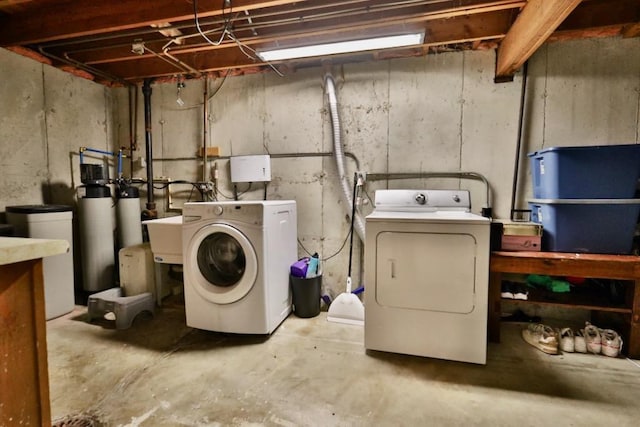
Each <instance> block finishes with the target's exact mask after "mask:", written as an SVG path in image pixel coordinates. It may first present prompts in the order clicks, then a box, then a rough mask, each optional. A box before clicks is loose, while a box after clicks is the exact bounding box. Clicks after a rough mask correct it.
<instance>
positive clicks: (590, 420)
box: [47, 299, 640, 427]
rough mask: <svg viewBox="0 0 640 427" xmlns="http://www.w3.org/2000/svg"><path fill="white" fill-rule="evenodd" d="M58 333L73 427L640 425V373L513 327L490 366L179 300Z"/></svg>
mask: <svg viewBox="0 0 640 427" xmlns="http://www.w3.org/2000/svg"><path fill="white" fill-rule="evenodd" d="M47 326H48V327H47V333H48V351H49V372H50V391H51V407H52V416H53V419H54V421H58V422H59V423H60V421H61V420H63V419H66V420H67V421H68V422H69V421H70V420H71V419H72V418H74V417H75V419H79V418H82V417H84V418H86V419H91V420H94V421H96V424H95V425H99V426H158V427H159V426H228V425H231V426H256V425H266V426H334V425H337V426H417V425H491V426H501V425H509V426H511V425H523V426H528V425H533V426H535V425H540V426H549V425H616V426H632V425H633V426H637V425H638V420H639V419H640V363H638V362H637V361H633V360H628V359H624V358H618V359H611V358H607V357H605V356H595V355H585V354H566V355H560V356H549V355H546V354H544V353H542V352H540V351H538V350H537V349H535V348H533V347H531V346H529V345H527V344H525V343H524V341H523V340H522V339H521V337H520V328H521V327H522V324H514V323H507V324H505V325H503V328H502V335H503V342H502V343H501V344H490V345H489V349H488V361H487V365H486V366H478V365H470V364H464V363H457V362H449V361H442V360H435V359H428V358H420V357H412V356H405V355H396V354H387V353H378V352H366V351H365V349H364V347H363V329H362V328H360V327H357V326H350V325H342V324H336V323H331V322H327V321H326V313H321V315H320V316H318V317H316V318H313V319H301V318H297V317H296V316H294V315H293V314H292V315H291V316H290V317H289V318H288V319H287V320H285V322H284V323H283V324H282V325H281V326H280V327H279V328H278V329H277V330H276V331H275V332H274V334H273V335H272V336H270V337H268V338H267V337H259V336H236V335H228V334H221V333H214V332H207V331H200V330H194V329H191V328H188V327H186V326H185V322H184V305H183V303H182V302H181V301H180V300H179V299H178V300H174V301H171V300H170V301H168V302H167V303H166V304H165V305H164V307H163V308H162V309H160V310H158V312H157V313H156V316H155V317H154V318H151V317H150V316H141V317H138V318H137V319H136V321H135V322H134V325H133V327H132V328H130V329H128V330H124V331H118V330H115V329H113V326H112V325H111V322H108V321H99V322H97V323H91V324H89V323H87V322H86V307H82V306H78V307H77V308H76V310H75V311H74V312H72V313H70V314H69V315H66V316H63V317H61V318H58V319H54V320H51V321H49V322H48V325H47ZM558 326H559V325H558ZM443 339H446V337H443ZM74 425H76V424H74Z"/></svg>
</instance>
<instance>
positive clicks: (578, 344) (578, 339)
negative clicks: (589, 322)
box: [573, 329, 587, 353]
mask: <svg viewBox="0 0 640 427" xmlns="http://www.w3.org/2000/svg"><path fill="white" fill-rule="evenodd" d="M573 344H574V345H573V349H574V350H575V352H576V353H586V352H587V342H586V341H585V340H584V329H580V330H579V331H577V332H576V334H575V336H574V337H573Z"/></svg>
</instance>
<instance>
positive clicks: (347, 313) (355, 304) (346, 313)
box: [327, 277, 364, 326]
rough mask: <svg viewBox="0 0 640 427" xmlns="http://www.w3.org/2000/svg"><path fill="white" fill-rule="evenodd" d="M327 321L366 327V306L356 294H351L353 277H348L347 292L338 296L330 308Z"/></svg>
mask: <svg viewBox="0 0 640 427" xmlns="http://www.w3.org/2000/svg"><path fill="white" fill-rule="evenodd" d="M327 320H328V321H330V322H337V323H348V324H350V325H360V326H364V305H362V301H360V298H358V296H357V295H356V294H352V293H351V277H347V291H346V292H343V293H341V294H340V295H338V297H337V298H336V299H335V300H333V302H332V303H331V305H330V306H329V311H328V312H327Z"/></svg>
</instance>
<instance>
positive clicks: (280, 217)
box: [182, 200, 297, 334]
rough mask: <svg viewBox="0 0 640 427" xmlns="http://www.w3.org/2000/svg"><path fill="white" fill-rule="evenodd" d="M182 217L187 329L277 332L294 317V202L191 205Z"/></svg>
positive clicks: (273, 201) (231, 202) (295, 252)
mask: <svg viewBox="0 0 640 427" xmlns="http://www.w3.org/2000/svg"><path fill="white" fill-rule="evenodd" d="M182 217H183V226H182V233H183V234H182V244H183V270H184V298H185V312H186V320H187V326H191V327H193V328H197V329H204V330H208V331H216V332H230V333H238V334H270V333H271V332H273V331H274V330H275V329H276V328H277V327H278V325H280V323H282V321H283V320H284V319H285V318H286V317H287V316H288V315H289V313H290V312H291V291H290V287H289V269H290V266H291V264H293V263H294V262H295V261H296V260H297V213H296V202H295V201H291V200H269V201H229V202H205V203H186V204H185V205H184V208H183V210H182Z"/></svg>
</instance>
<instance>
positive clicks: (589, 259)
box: [488, 251, 640, 359]
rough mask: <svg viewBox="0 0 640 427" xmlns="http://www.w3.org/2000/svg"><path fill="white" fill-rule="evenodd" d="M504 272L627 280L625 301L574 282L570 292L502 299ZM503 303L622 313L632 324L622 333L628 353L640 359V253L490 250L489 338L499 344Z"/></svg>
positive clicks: (533, 293)
mask: <svg viewBox="0 0 640 427" xmlns="http://www.w3.org/2000/svg"><path fill="white" fill-rule="evenodd" d="M504 273H520V274H546V275H549V276H575V277H585V278H594V279H615V280H622V281H624V283H623V286H624V295H621V300H622V298H623V297H624V303H620V304H616V301H611V299H610V295H609V293H607V292H604V291H602V292H598V291H597V290H596V292H594V290H593V289H588V288H583V289H581V288H580V287H578V286H576V287H574V288H573V289H572V292H569V293H564V294H562V293H552V292H549V291H547V290H546V289H535V290H530V291H529V298H528V299H527V300H512V299H502V298H501V297H500V288H501V284H502V275H503V274H504ZM503 301H509V302H511V303H514V304H518V305H526V304H539V305H547V306H553V307H562V308H567V309H586V310H591V311H594V312H611V313H620V314H624V315H625V316H626V317H627V319H628V323H627V324H626V329H627V331H623V333H624V338H625V342H626V343H627V346H626V349H625V351H626V353H627V354H628V356H629V357H631V358H634V359H635V358H640V257H638V256H633V255H602V254H576V253H559V252H504V251H500V252H492V253H491V259H490V262H489V313H488V335H489V336H488V338H489V340H490V341H494V342H500V316H501V313H502V309H501V305H502V303H503Z"/></svg>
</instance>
